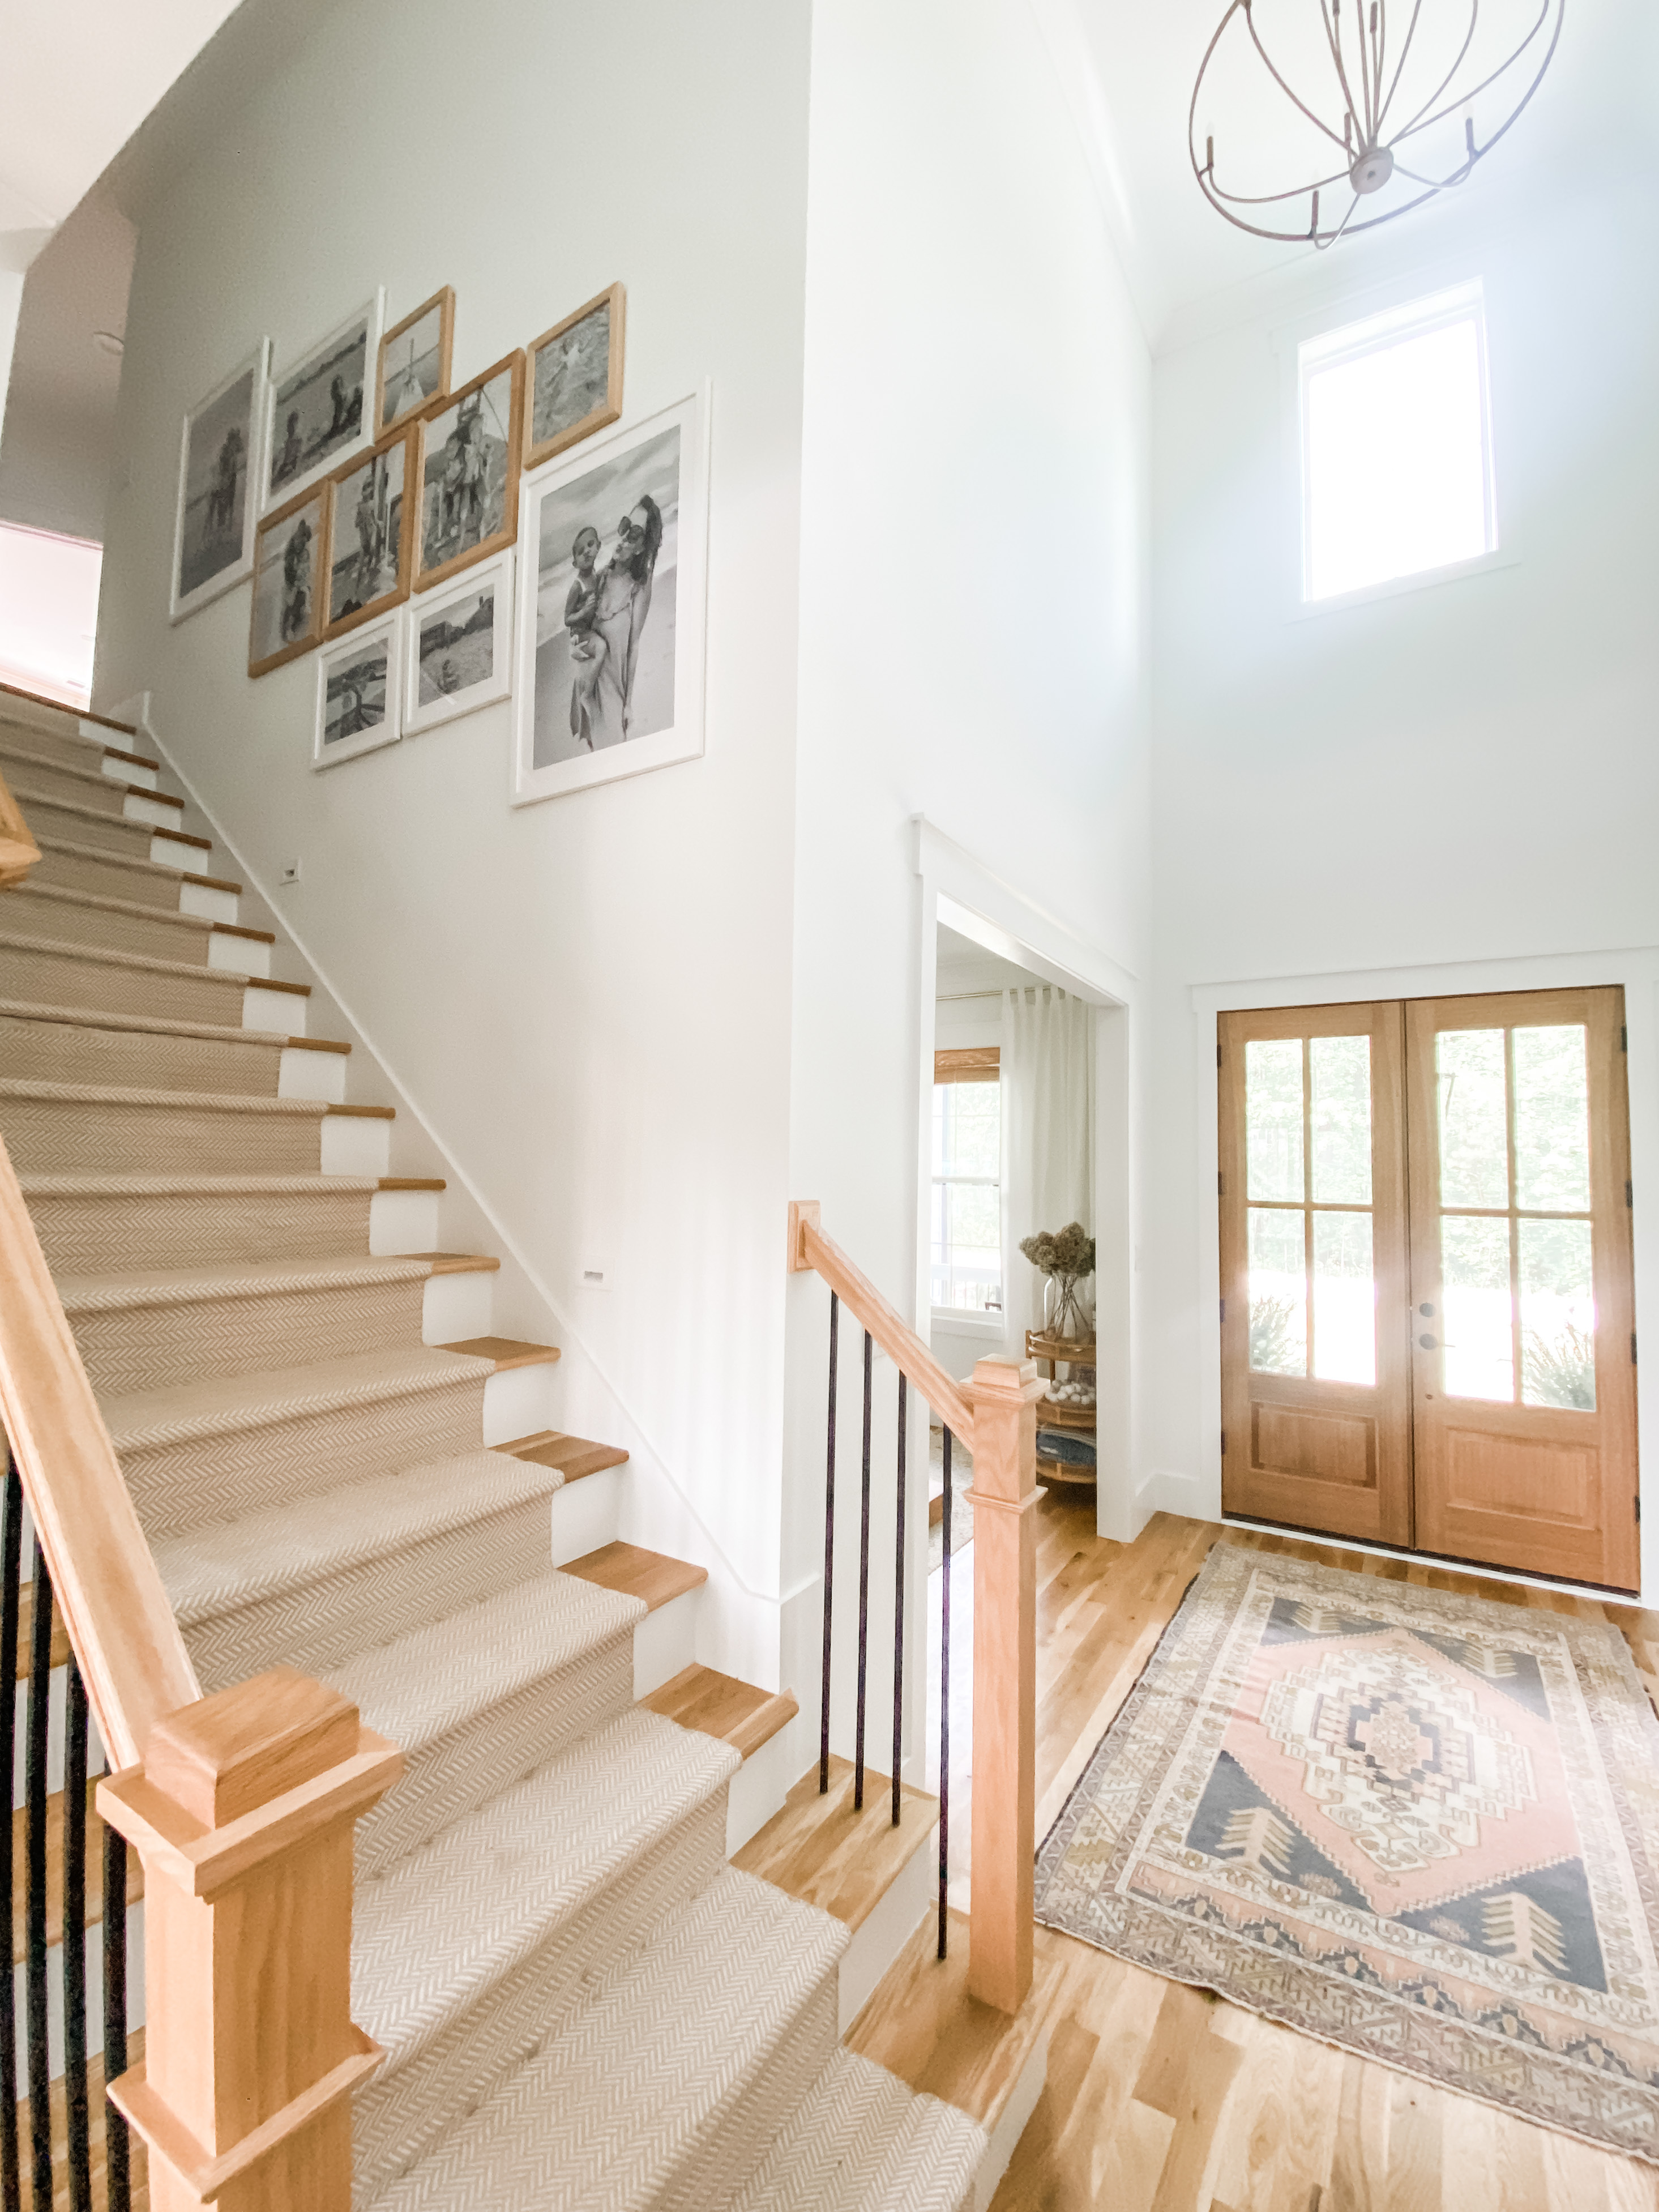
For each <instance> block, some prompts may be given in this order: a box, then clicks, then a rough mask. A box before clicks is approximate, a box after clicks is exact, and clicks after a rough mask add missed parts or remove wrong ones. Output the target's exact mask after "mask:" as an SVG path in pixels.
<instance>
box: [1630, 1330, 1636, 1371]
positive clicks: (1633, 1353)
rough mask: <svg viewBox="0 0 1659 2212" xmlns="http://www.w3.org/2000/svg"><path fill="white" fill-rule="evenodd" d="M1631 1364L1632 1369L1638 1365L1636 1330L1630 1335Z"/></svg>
mask: <svg viewBox="0 0 1659 2212" xmlns="http://www.w3.org/2000/svg"><path fill="white" fill-rule="evenodd" d="M1630 1364H1631V1365H1632V1367H1634V1366H1635V1364H1636V1331H1635V1330H1634V1329H1632V1331H1631V1333H1630Z"/></svg>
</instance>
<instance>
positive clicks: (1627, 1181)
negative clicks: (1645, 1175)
mask: <svg viewBox="0 0 1659 2212" xmlns="http://www.w3.org/2000/svg"><path fill="white" fill-rule="evenodd" d="M1625 1203H1626V1206H1629V1205H1631V1204H1632V1199H1631V1191H1630V1177H1629V1176H1626V1177H1625Z"/></svg>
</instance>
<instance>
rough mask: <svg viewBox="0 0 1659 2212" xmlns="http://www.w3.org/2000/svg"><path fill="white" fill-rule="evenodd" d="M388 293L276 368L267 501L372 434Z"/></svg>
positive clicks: (293, 490)
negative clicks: (376, 371) (372, 399)
mask: <svg viewBox="0 0 1659 2212" xmlns="http://www.w3.org/2000/svg"><path fill="white" fill-rule="evenodd" d="M385 307H386V294H385V293H384V292H383V291H382V292H376V294H375V295H374V298H373V299H372V300H370V301H368V302H367V303H366V304H365V305H364V306H362V307H359V308H358V310H357V312H356V314H353V315H348V316H347V318H346V319H345V321H344V322H343V323H341V324H340V325H338V326H337V328H336V329H334V330H331V331H330V332H329V334H328V336H327V337H325V338H319V340H318V341H317V343H316V344H315V345H313V346H310V347H308V348H307V350H306V351H305V352H304V353H303V354H301V356H300V357H299V359H298V360H297V361H295V362H291V363H289V364H288V365H287V366H285V367H283V368H280V369H277V370H275V371H274V372H273V374H272V375H271V379H270V398H269V400H268V402H267V405H266V410H265V419H266V431H265V457H264V469H265V483H264V504H265V506H266V507H275V506H276V505H277V504H278V502H279V501H281V502H286V501H289V500H291V499H292V498H294V497H295V495H296V494H297V493H299V492H301V491H303V490H305V489H307V487H308V486H309V485H311V484H312V483H315V481H316V479H317V478H318V477H319V476H323V475H325V474H326V472H327V471H329V470H330V469H331V468H333V467H335V466H336V465H337V464H338V463H339V462H341V461H343V459H345V457H346V455H347V453H349V452H350V451H351V449H352V447H354V446H362V445H367V444H368V442H369V440H370V437H371V435H372V432H373V428H374V423H373V418H372V416H371V415H370V412H369V408H370V399H369V396H368V395H369V394H370V393H371V392H372V391H373V389H374V369H375V363H376V362H377V360H378V358H379V355H380V321H381V317H382V314H383V313H384V310H385Z"/></svg>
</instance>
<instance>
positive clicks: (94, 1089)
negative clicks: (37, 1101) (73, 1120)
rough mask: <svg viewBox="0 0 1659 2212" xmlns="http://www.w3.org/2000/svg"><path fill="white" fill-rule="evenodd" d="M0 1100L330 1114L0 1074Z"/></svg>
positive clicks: (255, 1099)
mask: <svg viewBox="0 0 1659 2212" xmlns="http://www.w3.org/2000/svg"><path fill="white" fill-rule="evenodd" d="M0 1098H43V1099H47V1100H51V1101H56V1102H57V1103H60V1104H64V1105H73V1104H79V1105H82V1106H162V1107H172V1108H176V1109H178V1111H179V1112H180V1113H190V1114H264V1115H271V1114H274V1115H277V1116H278V1117H279V1118H286V1119H287V1120H289V1121H306V1120H311V1121H324V1120H325V1119H326V1117H327V1116H328V1115H330V1114H331V1113H332V1112H334V1111H335V1110H336V1109H334V1108H333V1107H332V1106H331V1105H330V1104H329V1103H327V1102H326V1101H325V1100H324V1099H321V1098H274V1097H259V1096H258V1095H257V1094H251V1093H249V1092H247V1091H150V1090H141V1089H139V1088H138V1087H137V1085H133V1084H127V1083H54V1082H52V1081H50V1080H49V1079H46V1078H44V1077H40V1076H34V1075H0Z"/></svg>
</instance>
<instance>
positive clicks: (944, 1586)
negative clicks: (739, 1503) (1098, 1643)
mask: <svg viewBox="0 0 1659 2212" xmlns="http://www.w3.org/2000/svg"><path fill="white" fill-rule="evenodd" d="M944 1503H945V1511H944V1516H943V1524H942V1525H943V1533H944V1538H945V1556H944V1558H943V1559H942V1561H941V1562H940V1572H941V1574H942V1576H943V1577H944V1579H943V1581H942V1582H941V1583H940V1584H939V1956H940V1958H941V1959H942V1958H943V1957H944V1956H945V1942H946V1939H947V1937H948V1936H949V1933H950V1913H949V1900H950V1895H951V1431H949V1429H946V1430H945V1501H944Z"/></svg>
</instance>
